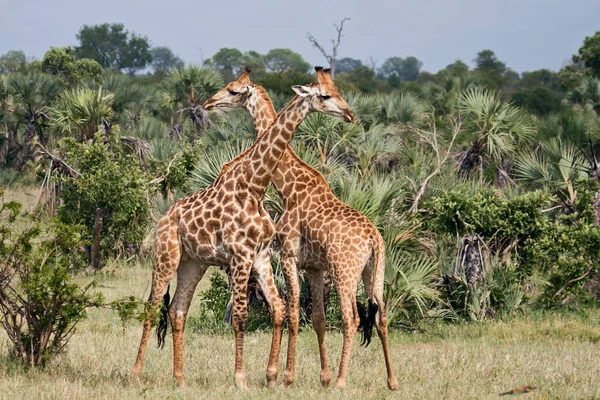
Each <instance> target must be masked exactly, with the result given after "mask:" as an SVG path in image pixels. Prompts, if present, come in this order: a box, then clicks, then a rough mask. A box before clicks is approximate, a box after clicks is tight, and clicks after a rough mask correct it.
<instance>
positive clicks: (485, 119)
mask: <svg viewBox="0 0 600 400" xmlns="http://www.w3.org/2000/svg"><path fill="white" fill-rule="evenodd" d="M458 108H459V111H460V116H461V118H462V123H463V127H464V129H465V132H466V133H467V134H468V135H469V136H470V137H471V138H472V141H471V144H470V147H469V148H468V150H467V151H466V152H465V154H464V155H463V157H462V160H461V162H460V167H459V171H460V173H461V174H465V175H466V174H468V173H469V172H471V171H473V170H474V169H475V168H478V169H479V177H480V178H482V177H483V168H484V163H485V161H487V162H491V163H493V164H494V165H495V167H496V171H494V172H499V171H500V169H501V168H502V167H503V165H504V164H505V163H506V161H507V158H508V157H510V156H512V155H514V153H515V150H516V147H517V144H518V143H521V142H527V141H529V140H530V139H531V138H532V136H533V134H534V133H535V128H534V125H533V122H532V121H531V118H530V117H529V115H527V114H525V113H523V112H522V111H521V110H520V109H519V108H517V107H515V106H513V105H512V104H510V103H508V102H503V101H502V100H501V96H500V95H499V94H498V93H496V92H494V91H490V90H488V89H485V88H480V87H477V88H472V89H467V90H466V91H465V92H464V93H463V95H462V96H461V99H460V101H459V104H458ZM500 186H502V185H501V184H500Z"/></svg>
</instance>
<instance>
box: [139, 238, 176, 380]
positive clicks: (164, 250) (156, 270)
mask: <svg viewBox="0 0 600 400" xmlns="http://www.w3.org/2000/svg"><path fill="white" fill-rule="evenodd" d="M176 235H177V231H176V228H172V227H168V228H167V229H166V230H165V231H164V232H163V235H161V236H157V237H156V239H155V241H154V254H153V263H154V266H153V270H152V288H151V290H150V299H149V301H148V303H149V306H150V307H151V308H154V309H157V308H158V307H159V306H160V303H161V301H163V300H168V298H164V296H165V295H166V293H167V290H168V286H169V283H170V282H171V280H172V279H173V277H174V276H175V271H177V266H178V265H179V261H180V258H181V251H180V248H179V242H175V243H174V242H171V241H169V240H168V236H171V237H172V236H176ZM165 236H167V237H165ZM148 311H151V310H148ZM163 315H164V314H163ZM153 317H154V313H153V312H148V313H147V315H146V320H145V321H144V327H143V330H142V338H141V340H140V347H139V349H138V354H137V358H136V361H135V365H134V366H133V369H132V370H131V373H132V374H133V375H134V376H140V375H141V374H142V364H143V362H144V355H145V353H146V347H147V345H148V340H149V339H150V333H151V331H152V322H153ZM163 320H164V318H163ZM164 323H165V322H163V324H164ZM164 333H165V334H166V326H164ZM160 336H161V337H163V338H164V336H163V333H162V332H161V335H160ZM159 344H160V341H159Z"/></svg>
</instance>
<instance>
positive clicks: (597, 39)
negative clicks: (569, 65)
mask: <svg viewBox="0 0 600 400" xmlns="http://www.w3.org/2000/svg"><path fill="white" fill-rule="evenodd" d="M573 61H575V62H577V61H583V62H584V64H585V67H586V68H587V69H588V70H589V71H590V72H591V73H592V74H593V75H594V76H596V77H600V31H598V32H596V33H595V34H594V36H586V38H585V39H584V40H583V45H582V46H581V47H580V48H579V55H577V56H573Z"/></svg>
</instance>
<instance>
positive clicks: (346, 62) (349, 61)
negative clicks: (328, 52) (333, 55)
mask: <svg viewBox="0 0 600 400" xmlns="http://www.w3.org/2000/svg"><path fill="white" fill-rule="evenodd" d="M362 65H363V63H362V61H360V60H357V59H355V58H350V57H344V58H341V59H339V60H338V61H336V63H335V72H337V73H340V72H352V71H354V70H355V69H356V68H358V67H361V66H362Z"/></svg>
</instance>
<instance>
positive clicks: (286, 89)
mask: <svg viewBox="0 0 600 400" xmlns="http://www.w3.org/2000/svg"><path fill="white" fill-rule="evenodd" d="M314 80H315V78H314V76H312V75H311V74H307V73H301V72H298V71H296V70H293V69H292V70H288V71H285V72H280V73H274V72H268V73H266V74H264V75H263V76H260V77H256V79H255V81H256V83H257V84H259V85H261V86H262V87H264V88H265V89H267V90H271V91H273V92H275V93H281V94H286V95H291V94H293V92H292V86H294V85H307V84H309V83H311V82H314Z"/></svg>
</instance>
